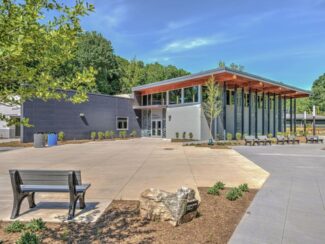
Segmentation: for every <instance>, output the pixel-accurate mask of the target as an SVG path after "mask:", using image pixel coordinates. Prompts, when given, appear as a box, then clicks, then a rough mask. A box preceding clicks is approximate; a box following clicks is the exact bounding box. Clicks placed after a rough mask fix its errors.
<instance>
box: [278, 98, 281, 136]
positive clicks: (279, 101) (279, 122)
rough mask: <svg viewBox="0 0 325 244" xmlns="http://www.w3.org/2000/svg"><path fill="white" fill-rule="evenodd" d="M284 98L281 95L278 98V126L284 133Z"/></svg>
mask: <svg viewBox="0 0 325 244" xmlns="http://www.w3.org/2000/svg"><path fill="white" fill-rule="evenodd" d="M281 108H282V98H281V95H279V98H278V125H279V129H278V131H280V132H282V109H281Z"/></svg>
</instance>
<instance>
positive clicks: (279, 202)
mask: <svg viewBox="0 0 325 244" xmlns="http://www.w3.org/2000/svg"><path fill="white" fill-rule="evenodd" d="M324 147H325V146H324V145H306V144H301V145H284V146H282V145H279V146H275V145H272V146H271V147H269V146H267V147H236V148H235V149H236V150H237V151H238V152H240V153H241V154H242V155H244V156H245V157H247V158H249V159H251V160H252V161H254V162H255V163H256V164H258V165H259V166H261V167H262V168H264V169H265V170H267V171H268V172H270V174H271V175H270V177H269V178H268V180H267V181H266V183H265V184H264V186H263V188H262V189H261V190H260V191H259V192H258V193H257V195H256V197H255V199H254V200H253V202H252V204H251V206H250V207H249V209H248V210H247V212H246V214H245V215H244V217H243V219H242V220H241V222H240V224H239V225H238V227H237V229H236V231H235V232H234V234H233V236H232V238H231V240H230V243H236V244H237V243H247V244H255V243H256V244H260V243H313V244H314V243H325V231H324V230H325V229H324V226H325V204H324V203H325V188H324V186H325V151H324V150H321V149H322V148H324Z"/></svg>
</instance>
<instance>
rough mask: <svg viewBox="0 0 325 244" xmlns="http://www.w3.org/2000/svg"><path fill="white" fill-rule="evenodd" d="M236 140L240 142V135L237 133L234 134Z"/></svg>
mask: <svg viewBox="0 0 325 244" xmlns="http://www.w3.org/2000/svg"><path fill="white" fill-rule="evenodd" d="M236 140H238V141H239V140H241V133H239V132H237V133H236Z"/></svg>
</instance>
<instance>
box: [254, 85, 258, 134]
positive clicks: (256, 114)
mask: <svg viewBox="0 0 325 244" xmlns="http://www.w3.org/2000/svg"><path fill="white" fill-rule="evenodd" d="M257 95H258V94H257V90H256V91H255V137H257V134H258V133H257V132H258V131H257V129H258V96H257Z"/></svg>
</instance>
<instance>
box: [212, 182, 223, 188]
mask: <svg viewBox="0 0 325 244" xmlns="http://www.w3.org/2000/svg"><path fill="white" fill-rule="evenodd" d="M213 187H215V188H217V189H219V190H223V189H225V183H223V182H221V181H218V182H217V183H215V184H214V186H213Z"/></svg>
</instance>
